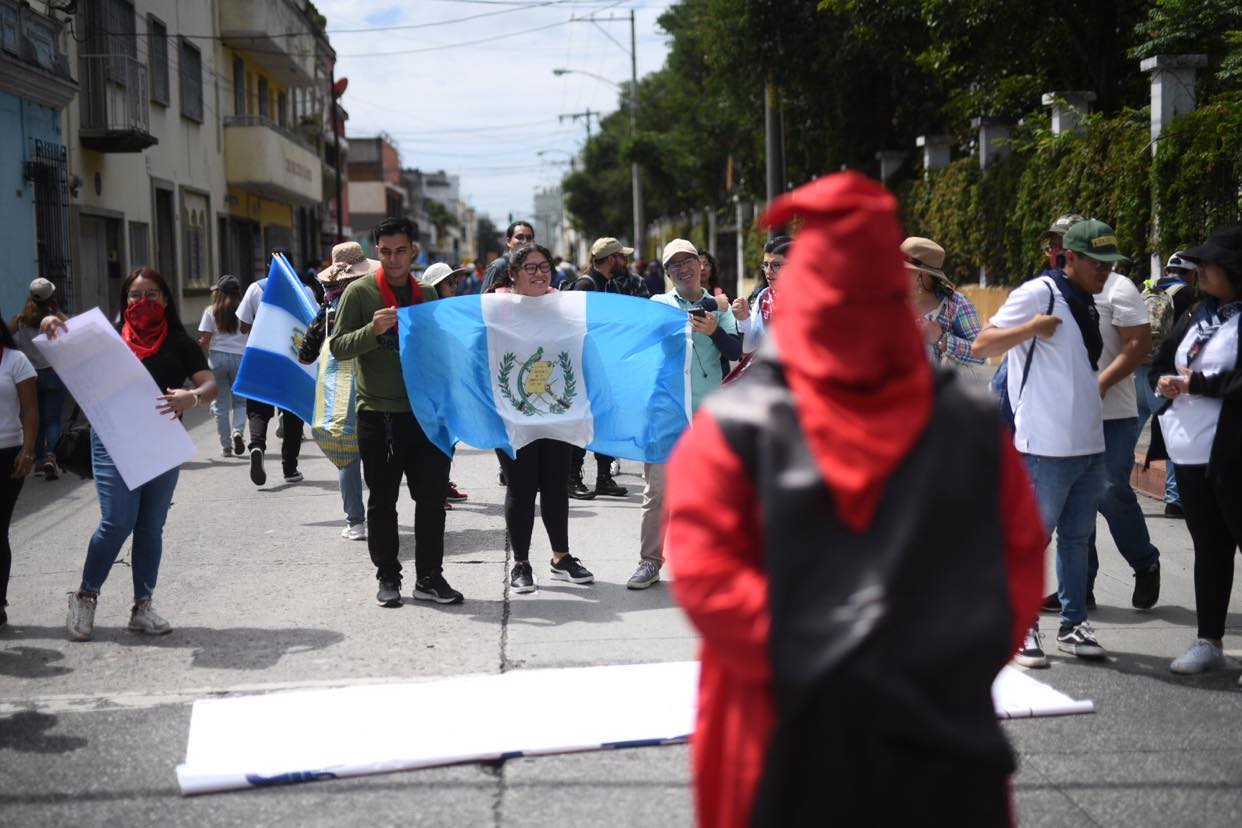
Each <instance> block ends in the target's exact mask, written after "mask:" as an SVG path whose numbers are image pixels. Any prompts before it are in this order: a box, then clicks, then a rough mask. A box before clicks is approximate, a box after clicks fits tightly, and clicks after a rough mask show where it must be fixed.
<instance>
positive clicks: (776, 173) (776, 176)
mask: <svg viewBox="0 0 1242 828" xmlns="http://www.w3.org/2000/svg"><path fill="white" fill-rule="evenodd" d="M763 122H764V147H765V150H766V156H767V158H766V160H767V185H768V187H767V191H768V193H767V194H768V204H769V205H770V204H771V203H772V202H773V201H775V200H776V198H777V196H779V195H780V194H781V193H783V192H784V191H785V136H784V131H783V130H782V126H783V124H782V122H781V101H780V92H779V90H778V89H777V87H776V81H774V80H772V78H771V77H770V76H769V78H768V85H767V95H766V96H765V97H764V106H763ZM782 232H784V231H783V229H781V228H776V227H774V228H772V235H773V236H775V235H780V234H781V233H782Z"/></svg>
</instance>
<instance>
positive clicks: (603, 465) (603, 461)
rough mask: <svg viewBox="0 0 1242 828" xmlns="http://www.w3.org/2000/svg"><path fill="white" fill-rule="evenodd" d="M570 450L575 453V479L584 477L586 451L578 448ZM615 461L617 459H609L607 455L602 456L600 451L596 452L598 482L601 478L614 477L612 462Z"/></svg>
mask: <svg viewBox="0 0 1242 828" xmlns="http://www.w3.org/2000/svg"><path fill="white" fill-rule="evenodd" d="M570 448H571V449H573V453H574V456H573V475H574V476H575V477H582V464H583V461H585V460H586V449H583V448H578V447H577V446H570ZM615 459H616V458H615V457H609V456H608V455H607V454H600V453H599V452H598V451H597V452H595V479H596V480H598V479H599V478H601V477H611V476H612V472H611V469H612V461H613V460H615Z"/></svg>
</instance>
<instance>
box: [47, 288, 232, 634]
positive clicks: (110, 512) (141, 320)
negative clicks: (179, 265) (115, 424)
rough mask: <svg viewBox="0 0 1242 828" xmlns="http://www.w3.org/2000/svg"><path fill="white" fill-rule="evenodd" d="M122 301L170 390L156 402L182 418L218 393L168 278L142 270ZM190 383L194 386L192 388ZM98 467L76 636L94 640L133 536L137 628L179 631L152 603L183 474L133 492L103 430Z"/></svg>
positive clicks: (130, 333) (76, 605)
mask: <svg viewBox="0 0 1242 828" xmlns="http://www.w3.org/2000/svg"><path fill="white" fill-rule="evenodd" d="M121 297H122V302H123V303H124V304H123V306H122V308H121V314H120V315H121V320H122V321H121V323H120V325H119V326H118V329H119V333H120V334H121V339H123V340H124V341H125V344H126V345H128V346H129V349H130V351H132V352H133V354H134V356H135V357H137V358H138V359H139V361H141V362H142V367H144V368H146V369H147V371H148V372H149V373H150V374H151V378H152V379H154V380H155V384H156V387H157V388H159V389H160V390H161V391H162V392H163V393H160V394H159V395H157V396H156V397H155V399H154V400H152V403H153V404H154V405H155V406H156V408H157V409H158V410H159V412H160V413H161V414H165V415H167V416H169V417H175V418H178V419H180V417H181V415H182V414H184V413H185V412H186V411H189V410H190V409H191V408H196V407H198V406H200V405H203V404H204V403H210V402H211V401H212V399H214V398H215V396H216V379H215V376H214V375H213V374H212V373H211V369H210V368H208V367H207V358H206V357H205V356H204V355H203V351H202V349H201V348H200V347H199V346H198V343H197V342H195V341H194V340H193V339H191V338H190V335H189V334H188V333H186V330H185V326H184V325H182V324H181V317H180V316H179V315H178V313H177V306H176V305H174V304H172V292H171V291H170V290H169V289H168V283H167V282H165V281H164V277H162V276H160V274H159V273H157V272H156V271H154V270H152V269H151V268H149V267H144V268H140V269H138V270H135V271H133V272H131V273H130V274H129V276H127V277H126V278H125V281H124V282H122V283H121ZM40 329H41V330H42V331H43V333H45V334H47V336H48V338H49V339H55V338H56V335H57V333H58V332H59V331H60V330H67V326H66V324H65V322H64V321H62V320H61V319H59V318H57V317H55V316H48V317H45V318H44V320H43V322H42V323H41V325H40ZM187 380H189V382H190V383H191V387H190V388H186V387H185V384H186V381H187ZM91 467H92V469H93V470H94V476H95V491H96V492H98V494H99V511H100V512H101V520H100V522H99V527H98V528H97V529H96V530H95V534H94V535H92V536H91V540H90V544H89V545H88V546H87V548H86V563H85V565H84V566H83V567H82V581H81V584H80V585H79V586H78V589H77V590H76V591H73V592H70V593H69V615H68V618H67V619H66V622H65V626H66V628H67V629H68V631H69V637H70V639H72V640H73V641H89V640H90V639H91V637H92V636H93V634H94V628H95V605H96V602H97V601H98V599H99V592H100V590H102V589H103V585H104V581H106V580H107V578H108V572H109V571H110V570H111V569H112V564H113V563H115V562H116V559H117V556H118V555H119V554H120V552H121V547H122V546H123V545H124V543H125V540H126V539H127V538H128V537H129V536H130V535H133V538H134V540H133V546H132V560H133V566H132V573H133V582H134V606H133V609H132V610H131V611H130V616H129V629H130V630H133V631H134V632H139V633H146V634H148V635H163V634H165V633H168V632H171V631H172V626H171V625H170V624H169V623H168V622H167V621H166V620H164V619H163V618H162V617H160V615H159V614H158V613H156V611H155V609H154V607H153V606H152V605H151V596H152V593H153V592H154V591H155V582H156V579H157V578H158V576H159V570H160V557H161V555H162V553H163V540H164V521H165V519H166V518H167V517H168V507H169V506H170V505H171V504H172V497H173V491H174V490H175V489H176V487H177V476H178V474H179V472H180V469H177V468H174V469H169V470H168V471H166V472H164V473H163V474H161V475H159V476H158V477H155V478H153V479H151V480H149V481H147V482H146V483H143V484H142V485H141V486H139V487H138V488H137V489H130V488H129V487H128V486H126V485H125V481H124V480H123V479H122V478H121V475H120V473H119V472H118V471H117V468H116V464H115V463H114V462H113V461H112V456H111V455H110V454H109V453H108V449H107V447H106V446H104V444H103V443H102V442H101V441H100V439H99V435H98V434H97V433H93V434H91Z"/></svg>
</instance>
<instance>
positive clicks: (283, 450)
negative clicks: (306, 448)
mask: <svg viewBox="0 0 1242 828" xmlns="http://www.w3.org/2000/svg"><path fill="white" fill-rule="evenodd" d="M274 416H276V408H275V406H271V405H268V404H267V403H263V402H256V401H255V400H246V421H247V422H248V423H249V424H250V446H249V448H257V449H260V450H261V451H263V452H264V453H265V454H266V453H267V423H268V421H269V420H271V419H272V417H274ZM301 453H302V421H301V420H300V419H298V416H297V415H296V414H294V413H293V412H292V411H286V412H285V436H284V437H283V438H282V439H281V442H280V465H281V467H282V468H283V470H284V473H285V474H286V475H290V474H293V473H294V472H296V471H297V470H298V455H299V454H301Z"/></svg>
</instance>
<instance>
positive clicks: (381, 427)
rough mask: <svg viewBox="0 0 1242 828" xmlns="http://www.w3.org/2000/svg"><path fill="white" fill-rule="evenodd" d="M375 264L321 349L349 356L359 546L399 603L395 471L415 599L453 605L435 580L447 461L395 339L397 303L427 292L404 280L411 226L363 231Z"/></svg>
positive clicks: (387, 222)
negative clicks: (403, 494) (418, 406)
mask: <svg viewBox="0 0 1242 828" xmlns="http://www.w3.org/2000/svg"><path fill="white" fill-rule="evenodd" d="M371 232H372V236H373V238H374V240H375V248H376V252H377V254H378V255H379V260H380V264H381V265H382V269H381V270H380V272H378V273H376V274H375V275H374V276H366V277H364V278H361V279H359V280H357V281H356V282H354V283H353V284H351V285H350V286H349V287H347V288H346V289H345V292H344V293H343V294H342V295H341V302H340V305H339V306H338V307H337V312H336V327H335V328H334V329H333V333H332V338H331V340H330V345H329V347H330V348H331V349H332V355H333V356H334V357H336V358H337V359H353V360H354V361H355V377H356V383H357V395H358V453H359V454H360V455H361V457H362V476H363V479H365V480H366V484H367V489H369V490H370V493H369V495H368V497H367V528H368V533H367V549H368V550H369V551H370V553H371V563H373V564H375V570H376V574H375V577H376V579H377V580H378V581H379V591H378V592H377V593H376V595H375V599H376V600H377V601H378V602H379V603H380V605H381V606H385V607H399V606H401V561H400V560H399V559H398V552H399V549H400V541H399V538H398V534H397V497H398V495H399V494H400V491H401V477H402V475H404V476H405V481H406V485H407V486H409V489H410V494H411V495H412V496H413V497H414V569H415V581H414V597H415V598H417V599H420V600H424V601H435V602H437V603H440V604H456V603H460V602H461V600H462V595H461V593H460V592H458V591H457V590H455V589H453V588H452V587H451V586H449V584H448V581H446V580H444V574H443V563H444V492H445V490H446V489H447V488H448V482H449V463H450V458H449V457H448V455H446V454H445V453H444V452H442V451H440V449H438V448H436V447H435V446H434V445H432V443H431V441H430V440H428V439H427V435H426V434H424V433H423V429H422V427H421V426H419V424H418V421H417V420H416V419H415V418H414V414H413V413H412V412H411V411H410V399H409V396H408V395H407V394H406V391H405V380H404V379H403V377H402V375H401V357H400V353H399V346H398V343H397V308H398V307H402V306H405V305H417V304H420V303H421V302H424V301H430V300H433V299H435V298H436V293H435V288H431V287H424V286H422V285H420V284H419V283H418V282H417V281H415V280H414V279H413V278H411V277H410V262H411V260H412V259H413V258H414V251H415V246H414V241H413V240H414V236H415V232H414V226H413V224H412V223H411V222H410V220H409V219H406V218H386V219H384V220H383V221H382V222H380V223H379V224H378V225H376V227H375V229H374V230H372V231H371Z"/></svg>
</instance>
